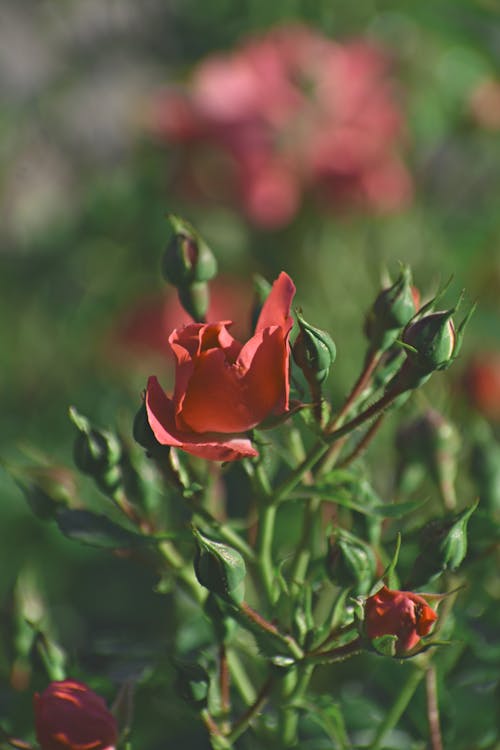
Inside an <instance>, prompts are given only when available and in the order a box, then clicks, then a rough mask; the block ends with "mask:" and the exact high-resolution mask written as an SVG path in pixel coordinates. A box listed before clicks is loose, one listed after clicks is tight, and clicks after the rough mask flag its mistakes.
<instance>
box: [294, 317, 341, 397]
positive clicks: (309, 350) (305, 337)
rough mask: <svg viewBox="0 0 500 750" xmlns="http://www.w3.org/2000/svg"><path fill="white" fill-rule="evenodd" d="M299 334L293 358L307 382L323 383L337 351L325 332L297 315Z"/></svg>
mask: <svg viewBox="0 0 500 750" xmlns="http://www.w3.org/2000/svg"><path fill="white" fill-rule="evenodd" d="M297 322H298V324H299V329H300V333H299V335H298V336H297V339H296V340H295V343H294V345H293V349H292V353H293V358H294V360H295V362H296V363H297V365H298V366H299V367H300V369H301V370H302V372H303V373H304V376H305V378H306V379H307V381H308V382H314V383H317V384H321V383H323V382H324V381H325V380H326V378H327V377H328V373H329V372H330V367H331V365H332V364H333V363H334V361H335V357H336V354H337V350H336V348H335V344H334V342H333V341H332V339H331V337H330V335H329V334H328V333H326V331H322V330H320V329H319V328H314V326H312V325H310V324H309V323H307V322H306V321H305V320H304V318H303V317H302V316H301V315H299V313H297Z"/></svg>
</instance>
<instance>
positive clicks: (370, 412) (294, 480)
mask: <svg viewBox="0 0 500 750" xmlns="http://www.w3.org/2000/svg"><path fill="white" fill-rule="evenodd" d="M400 395H401V391H399V390H398V389H394V390H393V391H389V392H387V393H385V394H384V395H383V396H382V397H381V398H379V399H378V401H376V402H375V403H374V404H372V406H370V407H368V409H366V410H365V411H363V412H361V414H358V415H357V416H356V417H354V418H353V419H351V420H350V421H349V422H346V423H345V424H344V425H342V426H341V427H339V428H338V429H337V430H334V431H333V432H330V433H329V434H328V435H325V439H324V440H321V441H318V442H317V443H316V445H314V446H313V448H312V450H311V452H310V453H309V455H308V456H307V458H306V459H305V460H304V461H303V462H302V463H301V464H300V465H299V466H297V468H296V469H294V471H292V473H291V474H290V476H289V477H288V478H287V479H285V480H284V481H283V482H282V483H281V484H280V485H279V486H278V487H277V488H276V490H275V491H274V494H273V500H274V502H276V503H279V502H280V501H282V500H283V499H285V498H286V497H287V496H288V495H289V494H290V492H291V491H292V490H293V489H294V488H295V487H296V486H297V484H298V483H299V482H300V480H301V479H302V477H303V475H304V474H305V472H306V471H309V469H311V468H312V467H313V466H315V464H316V463H317V462H318V461H319V460H320V459H321V458H322V457H323V456H324V455H325V453H326V452H327V450H328V446H329V445H330V444H333V443H335V442H336V441H337V440H339V439H340V438H341V437H344V435H347V434H348V433H349V432H352V430H355V429H356V428H357V427H360V426H361V425H362V424H363V423H364V422H367V421H368V420H369V419H372V417H374V416H376V415H377V414H378V413H379V412H381V411H382V410H384V409H386V408H387V407H388V406H389V405H390V404H391V403H392V402H393V401H394V400H395V399H396V398H397V397H398V396H400Z"/></svg>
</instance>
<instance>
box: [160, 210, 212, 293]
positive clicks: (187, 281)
mask: <svg viewBox="0 0 500 750" xmlns="http://www.w3.org/2000/svg"><path fill="white" fill-rule="evenodd" d="M169 221H170V226H171V228H172V232H173V234H172V237H171V239H170V241H169V243H168V245H167V249H166V250H165V253H164V255H163V259H162V272H163V276H164V278H165V280H166V281H169V282H170V283H171V284H173V285H174V286H176V287H178V288H179V289H182V288H184V287H187V286H189V285H191V284H196V283H200V282H205V281H210V280H211V279H213V278H214V276H216V275H217V260H216V259H215V256H214V254H213V253H212V251H211V250H210V248H209V247H208V245H207V244H206V242H205V241H204V240H203V239H202V238H201V237H200V235H199V234H198V232H197V231H196V229H194V227H192V226H191V224H189V222H187V221H186V220H185V219H181V218H180V217H179V216H174V215H172V214H171V215H170V216H169Z"/></svg>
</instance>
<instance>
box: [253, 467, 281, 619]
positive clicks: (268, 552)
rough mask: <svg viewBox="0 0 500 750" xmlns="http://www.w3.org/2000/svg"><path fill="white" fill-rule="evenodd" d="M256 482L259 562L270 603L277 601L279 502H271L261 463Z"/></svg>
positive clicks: (269, 490)
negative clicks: (275, 548) (275, 565)
mask: <svg viewBox="0 0 500 750" xmlns="http://www.w3.org/2000/svg"><path fill="white" fill-rule="evenodd" d="M254 476H255V483H256V485H257V489H258V492H259V505H260V508H259V527H258V530H257V541H256V548H257V563H258V569H259V573H260V577H261V579H262V583H263V586H264V591H265V595H266V599H267V603H268V605H270V606H272V605H273V604H274V602H275V593H274V592H275V586H274V583H275V581H274V571H273V554H272V553H273V540H274V524H275V521H276V511H277V504H276V503H273V502H271V485H270V482H269V479H268V477H267V474H266V473H265V471H264V469H263V467H262V465H261V464H257V466H256V468H255V475H254Z"/></svg>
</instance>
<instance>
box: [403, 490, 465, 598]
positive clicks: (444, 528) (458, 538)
mask: <svg viewBox="0 0 500 750" xmlns="http://www.w3.org/2000/svg"><path fill="white" fill-rule="evenodd" d="M477 506H478V502H475V503H474V504H473V505H471V506H470V508H465V510H463V511H461V512H460V513H455V514H453V515H451V516H448V517H447V518H440V519H438V520H434V521H431V522H430V523H428V524H426V526H424V528H423V529H422V531H421V533H420V542H419V549H420V552H419V555H418V557H417V559H416V560H415V563H414V565H413V570H412V572H411V574H410V581H409V584H408V585H410V586H423V585H424V584H426V583H427V582H428V581H430V580H432V579H433V578H436V576H438V575H440V574H441V573H442V572H443V571H445V570H451V571H455V570H457V568H458V567H459V566H460V565H461V564H462V562H463V560H464V558H465V555H466V554H467V524H468V522H469V518H470V517H471V515H472V514H473V512H474V511H475V510H476V508H477Z"/></svg>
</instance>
